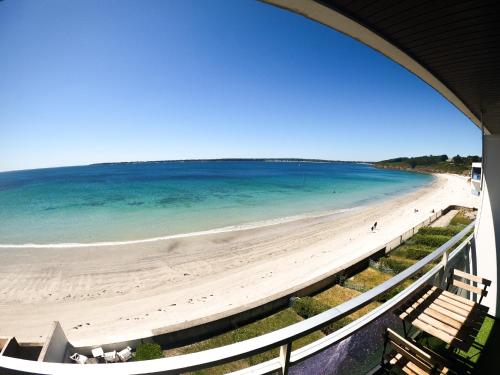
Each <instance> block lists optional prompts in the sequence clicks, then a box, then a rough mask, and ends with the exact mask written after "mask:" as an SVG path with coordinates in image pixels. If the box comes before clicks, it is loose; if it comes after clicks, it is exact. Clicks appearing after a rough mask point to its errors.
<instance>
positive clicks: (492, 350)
mask: <svg viewBox="0 0 500 375" xmlns="http://www.w3.org/2000/svg"><path fill="white" fill-rule="evenodd" d="M418 341H419V342H420V343H421V344H422V345H424V346H426V347H428V348H432V349H433V350H434V351H436V352H438V353H440V354H442V355H443V356H445V357H448V358H450V357H451V358H453V359H454V360H456V361H457V362H460V363H462V364H464V365H465V367H466V368H468V369H469V371H470V373H471V374H495V373H498V369H499V367H500V357H499V352H498V348H499V347H500V319H498V318H492V317H490V316H487V317H486V319H485V321H484V323H483V325H482V326H481V329H480V331H479V333H478V335H477V337H476V340H475V341H474V344H473V345H472V347H471V348H470V349H469V351H467V352H464V351H462V350H459V351H456V352H454V353H453V352H451V351H450V349H449V346H448V345H445V344H444V343H443V342H442V341H440V340H438V339H436V338H434V337H430V336H424V335H422V336H421V337H420V338H419V339H418Z"/></svg>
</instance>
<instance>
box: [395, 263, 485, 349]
mask: <svg viewBox="0 0 500 375" xmlns="http://www.w3.org/2000/svg"><path fill="white" fill-rule="evenodd" d="M455 277H459V278H462V279H467V280H471V281H474V282H475V283H481V284H482V285H483V288H482V289H481V288H478V287H477V286H474V285H471V284H466V283H464V282H462V281H459V280H456V279H455ZM452 278H453V279H452V280H450V282H449V285H454V286H456V287H458V288H462V289H465V290H467V291H469V292H472V293H475V294H478V295H480V296H481V297H484V296H485V295H486V294H487V293H488V292H487V290H486V288H487V287H488V286H489V285H491V282H490V281H489V280H486V279H483V278H480V277H478V276H474V275H469V274H467V273H465V272H462V271H459V270H453V271H452ZM487 312H488V308H487V307H485V306H483V305H480V304H479V303H476V302H474V301H471V300H468V299H466V298H464V297H461V296H458V295H456V294H453V293H451V292H449V291H447V290H443V289H440V288H438V287H435V286H432V285H427V286H424V287H423V288H422V289H421V290H420V291H419V292H418V293H416V294H415V295H414V296H413V297H412V298H410V299H408V300H407V301H406V302H405V303H404V304H403V305H402V306H401V308H400V309H398V310H397V313H398V314H399V317H400V318H401V319H402V320H403V327H404V330H405V335H407V332H406V325H405V324H404V322H409V323H411V324H412V325H413V326H414V327H416V328H418V329H420V330H421V331H424V332H427V333H428V334H430V335H432V336H434V337H437V338H438V339H440V340H442V341H444V342H446V343H447V344H449V345H450V346H451V347H453V348H458V349H462V350H464V351H467V350H469V348H470V347H471V345H472V344H473V342H474V340H475V338H476V336H477V333H478V332H479V329H480V328H481V325H482V323H483V321H484V319H485V317H486V314H487Z"/></svg>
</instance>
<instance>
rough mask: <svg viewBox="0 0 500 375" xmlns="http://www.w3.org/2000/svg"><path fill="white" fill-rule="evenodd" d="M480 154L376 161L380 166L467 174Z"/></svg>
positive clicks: (376, 164) (478, 159) (479, 159)
mask: <svg viewBox="0 0 500 375" xmlns="http://www.w3.org/2000/svg"><path fill="white" fill-rule="evenodd" d="M479 161H481V158H480V157H479V156H460V155H456V156H454V157H453V158H451V160H450V159H449V158H448V155H438V156H433V155H429V156H417V157H412V158H410V157H400V158H395V159H388V160H382V161H379V162H376V163H374V164H375V166H377V167H380V168H390V169H404V170H415V171H419V172H427V173H456V174H464V175H467V174H469V172H470V168H471V165H472V163H473V162H479Z"/></svg>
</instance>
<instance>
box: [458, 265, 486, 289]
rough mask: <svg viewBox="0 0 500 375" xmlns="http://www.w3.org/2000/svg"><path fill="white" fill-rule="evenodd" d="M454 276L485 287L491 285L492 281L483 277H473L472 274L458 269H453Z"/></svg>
mask: <svg viewBox="0 0 500 375" xmlns="http://www.w3.org/2000/svg"><path fill="white" fill-rule="evenodd" d="M453 275H455V276H458V277H462V278H464V279H468V280H470V281H475V282H476V283H481V284H483V285H485V286H490V285H491V280H488V279H485V278H484V277H481V276H476V275H472V274H470V273H467V272H464V271H461V270H457V269H456V268H455V269H453Z"/></svg>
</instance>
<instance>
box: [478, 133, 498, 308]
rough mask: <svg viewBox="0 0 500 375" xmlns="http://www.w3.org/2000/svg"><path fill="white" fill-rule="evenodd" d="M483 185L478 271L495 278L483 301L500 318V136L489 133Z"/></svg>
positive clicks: (486, 143)
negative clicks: (499, 296) (499, 297)
mask: <svg viewBox="0 0 500 375" xmlns="http://www.w3.org/2000/svg"><path fill="white" fill-rule="evenodd" d="M483 158H484V159H483V176H484V181H483V188H482V192H481V204H480V207H479V215H478V220H477V224H476V229H475V234H476V258H477V260H476V262H477V263H476V265H477V274H478V275H480V276H483V277H485V278H487V279H490V280H491V281H492V286H491V287H490V289H489V290H490V292H489V294H488V296H487V297H486V298H485V299H484V300H483V303H484V304H485V305H487V306H488V307H489V308H490V310H489V313H490V314H491V315H493V316H496V317H500V305H499V299H498V293H497V290H498V283H499V282H500V279H499V273H498V271H497V270H498V268H499V267H500V263H499V261H500V252H499V251H500V247H499V245H500V135H485V136H484V150H483Z"/></svg>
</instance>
